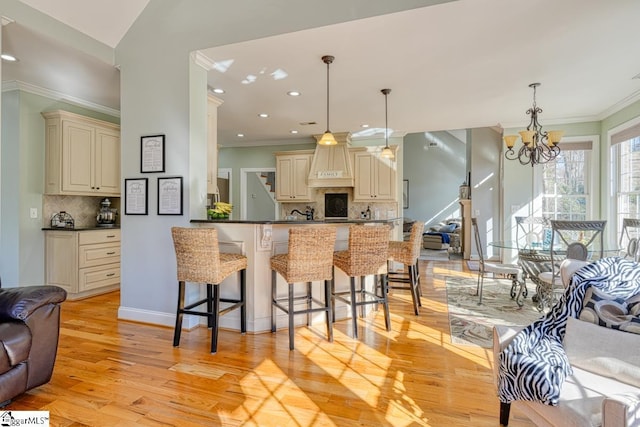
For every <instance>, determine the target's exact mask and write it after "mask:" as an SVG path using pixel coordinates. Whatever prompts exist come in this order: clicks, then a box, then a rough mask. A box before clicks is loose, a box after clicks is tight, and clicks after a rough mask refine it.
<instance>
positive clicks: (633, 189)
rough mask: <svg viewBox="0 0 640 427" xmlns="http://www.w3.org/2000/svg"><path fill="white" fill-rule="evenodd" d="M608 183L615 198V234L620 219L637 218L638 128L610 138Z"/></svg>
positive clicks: (639, 178)
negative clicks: (609, 176)
mask: <svg viewBox="0 0 640 427" xmlns="http://www.w3.org/2000/svg"><path fill="white" fill-rule="evenodd" d="M610 170H611V182H612V184H613V191H612V194H613V196H614V198H615V200H614V201H613V205H614V208H615V212H614V218H615V221H616V223H615V230H616V231H617V233H618V235H620V233H621V232H622V220H623V219H624V218H640V124H635V125H631V126H627V127H626V129H624V130H622V131H619V132H617V133H614V134H613V135H612V136H611V168H610Z"/></svg>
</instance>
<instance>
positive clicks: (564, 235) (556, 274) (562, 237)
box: [538, 220, 607, 310]
mask: <svg viewBox="0 0 640 427" xmlns="http://www.w3.org/2000/svg"><path fill="white" fill-rule="evenodd" d="M550 222H551V246H550V248H549V256H550V260H551V261H550V263H551V271H545V272H542V273H540V274H539V275H538V279H539V280H540V282H541V283H542V284H543V286H541V287H540V291H541V295H539V298H541V300H540V301H541V303H542V309H543V310H544V308H545V306H548V307H551V306H552V305H553V303H554V292H555V291H556V290H563V289H564V284H563V283H562V278H561V277H560V264H561V262H562V261H563V260H564V259H575V260H580V261H587V260H590V259H594V254H595V258H602V257H603V255H604V228H605V226H606V225H607V221H606V220H596V221H568V220H551V221H550Z"/></svg>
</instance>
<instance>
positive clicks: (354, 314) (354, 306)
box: [349, 276, 358, 338]
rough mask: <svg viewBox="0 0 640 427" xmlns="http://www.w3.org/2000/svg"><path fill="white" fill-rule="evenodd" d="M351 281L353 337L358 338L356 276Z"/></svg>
mask: <svg viewBox="0 0 640 427" xmlns="http://www.w3.org/2000/svg"><path fill="white" fill-rule="evenodd" d="M349 281H350V283H351V286H350V288H351V289H350V291H351V317H352V319H351V320H352V321H353V337H354V338H358V310H357V308H358V306H357V304H356V278H355V277H353V276H352V277H350V278H349Z"/></svg>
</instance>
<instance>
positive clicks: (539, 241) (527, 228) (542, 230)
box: [515, 216, 551, 250]
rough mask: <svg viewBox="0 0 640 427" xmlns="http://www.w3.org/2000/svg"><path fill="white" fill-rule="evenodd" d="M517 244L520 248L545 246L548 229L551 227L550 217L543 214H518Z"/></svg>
mask: <svg viewBox="0 0 640 427" xmlns="http://www.w3.org/2000/svg"><path fill="white" fill-rule="evenodd" d="M515 220H516V244H517V246H518V250H521V249H523V250H526V249H536V248H542V247H544V244H545V243H544V240H545V237H546V236H545V234H546V231H547V230H549V231H550V228H551V225H550V224H549V218H547V217H543V216H517V217H515Z"/></svg>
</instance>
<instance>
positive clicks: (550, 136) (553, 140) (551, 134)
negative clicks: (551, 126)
mask: <svg viewBox="0 0 640 427" xmlns="http://www.w3.org/2000/svg"><path fill="white" fill-rule="evenodd" d="M562 135H564V131H562V130H550V131H548V132H547V143H548V144H549V147H551V146H554V145H556V144H557V143H558V142H560V140H561V139H562Z"/></svg>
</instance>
